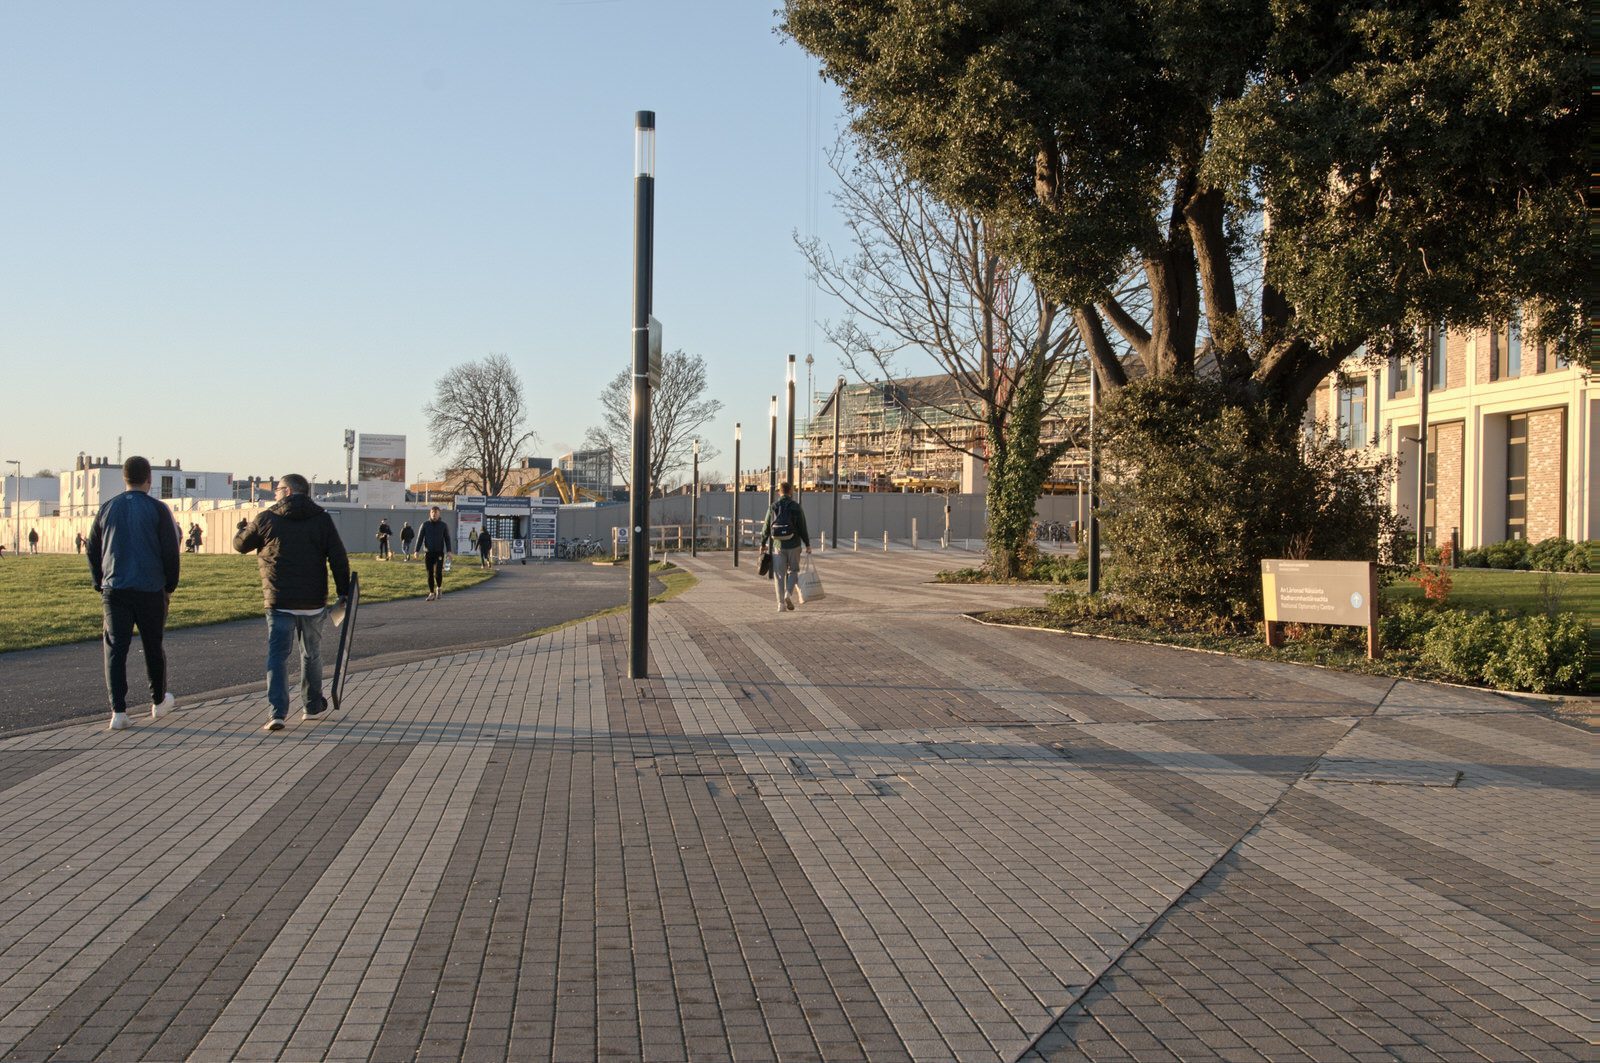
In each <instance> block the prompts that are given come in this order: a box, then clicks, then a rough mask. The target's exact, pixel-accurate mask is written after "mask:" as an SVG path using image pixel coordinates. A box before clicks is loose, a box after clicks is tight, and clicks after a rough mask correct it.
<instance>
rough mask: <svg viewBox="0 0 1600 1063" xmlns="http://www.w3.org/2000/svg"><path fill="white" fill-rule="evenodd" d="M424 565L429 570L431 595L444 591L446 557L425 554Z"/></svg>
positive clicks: (423, 557)
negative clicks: (434, 592)
mask: <svg viewBox="0 0 1600 1063" xmlns="http://www.w3.org/2000/svg"><path fill="white" fill-rule="evenodd" d="M422 563H423V564H424V565H426V566H427V569H428V591H429V592H430V593H431V592H433V591H437V590H443V589H444V555H443V554H431V553H430V554H423V555H422Z"/></svg>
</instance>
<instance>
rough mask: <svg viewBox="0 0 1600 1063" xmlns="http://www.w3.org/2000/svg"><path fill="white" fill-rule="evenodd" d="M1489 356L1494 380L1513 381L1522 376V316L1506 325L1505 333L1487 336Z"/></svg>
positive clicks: (1519, 315)
mask: <svg viewBox="0 0 1600 1063" xmlns="http://www.w3.org/2000/svg"><path fill="white" fill-rule="evenodd" d="M1489 355H1490V360H1491V362H1492V363H1493V365H1494V375H1493V379H1495V380H1515V379H1516V378H1517V377H1519V376H1521V375H1522V315H1521V314H1518V315H1517V316H1516V317H1514V318H1512V319H1511V321H1510V323H1508V324H1507V325H1506V330H1505V332H1503V333H1501V332H1493V333H1490V335H1489Z"/></svg>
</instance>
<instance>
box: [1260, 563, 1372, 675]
mask: <svg viewBox="0 0 1600 1063" xmlns="http://www.w3.org/2000/svg"><path fill="white" fill-rule="evenodd" d="M1261 597H1262V609H1263V614H1264V616H1265V619H1266V622H1267V644H1268V645H1277V644H1278V638H1277V635H1278V631H1277V627H1278V625H1279V624H1345V625H1349V626H1352V627H1364V628H1366V629H1367V631H1368V638H1367V652H1368V654H1369V655H1370V656H1376V655H1377V651H1378V644H1377V626H1378V602H1377V597H1378V575H1377V566H1376V565H1374V564H1373V563H1372V562H1370V561H1283V560H1264V561H1262V562H1261Z"/></svg>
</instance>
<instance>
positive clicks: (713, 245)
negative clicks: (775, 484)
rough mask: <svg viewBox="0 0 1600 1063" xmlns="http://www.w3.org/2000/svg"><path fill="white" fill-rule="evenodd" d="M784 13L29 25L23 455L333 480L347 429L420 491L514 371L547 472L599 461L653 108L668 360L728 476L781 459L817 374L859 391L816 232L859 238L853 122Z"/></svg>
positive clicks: (0, 388) (11, 290) (4, 360)
mask: <svg viewBox="0 0 1600 1063" xmlns="http://www.w3.org/2000/svg"><path fill="white" fill-rule="evenodd" d="M776 6H777V2H776V0H766V2H762V0H715V2H712V0H692V2H691V0H612V2H607V0H587V2H585V0H571V2H561V0H523V2H517V3H509V2H508V3H489V2H474V0H465V2H461V3H451V4H440V3H408V2H395V0H386V2H381V3H380V2H345V0H334V2H328V0H318V2H276V0H275V2H273V3H222V4H219V3H215V2H212V0H204V2H200V0H194V2H185V3H172V2H164V0H140V2H139V3H85V2H78V0H3V2H0V145H3V150H0V381H3V384H0V458H5V459H9V458H17V459H20V460H21V461H22V462H23V464H24V466H25V469H26V471H28V472H30V473H31V472H32V471H33V470H34V469H36V468H39V467H41V466H48V467H50V468H56V469H59V468H61V467H64V466H67V465H69V464H70V463H71V461H72V459H73V457H74V456H75V455H76V454H77V453H78V451H80V450H86V451H89V452H90V453H93V454H108V455H114V454H115V453H116V449H117V437H118V436H119V435H120V436H122V437H123V448H124V452H125V453H143V454H145V455H147V456H149V457H151V458H155V459H157V460H160V459H163V458H167V457H180V458H182V460H183V462H184V465H185V466H186V467H188V468H192V469H202V470H219V471H229V472H235V473H238V474H240V475H250V474H255V475H275V474H278V473H281V472H285V471H291V470H296V471H300V472H302V473H305V474H307V475H312V474H315V475H317V476H318V477H320V478H323V479H333V478H342V476H343V472H344V454H343V449H342V439H343V435H342V433H343V430H344V429H345V428H347V427H348V428H355V429H357V430H358V431H366V432H374V433H403V434H405V435H406V436H407V437H408V458H409V471H410V473H411V475H412V477H413V478H415V477H416V476H417V474H419V473H423V472H431V471H433V470H434V469H436V468H438V466H439V464H440V461H439V458H440V456H439V455H437V454H435V453H434V451H433V449H432V447H431V445H430V444H429V441H428V439H427V433H426V428H425V424H424V419H423V416H422V414H421V412H420V411H421V407H422V405H423V403H424V402H425V401H427V399H428V397H429V393H430V390H431V384H432V382H433V380H434V379H435V378H436V377H437V376H439V375H440V373H441V372H442V371H444V370H445V369H447V368H448V367H449V366H451V365H453V364H456V363H458V362H462V361H466V360H469V359H474V358H479V357H482V356H483V355H485V354H488V353H491V352H500V353H504V354H506V355H508V356H509V357H510V358H511V359H512V360H513V362H514V363H515V364H516V365H517V367H518V368H519V369H520V371H521V373H522V377H523V381H524V384H525V387H526V391H527V395H528V400H529V408H530V414H531V418H530V420H531V423H532V427H534V428H535V429H537V430H538V432H539V433H540V436H541V438H542V444H541V445H540V446H539V447H538V452H539V453H542V454H546V455H551V456H553V455H555V454H557V453H559V452H560V451H562V450H564V449H568V448H570V447H572V446H574V445H577V444H579V443H580V442H581V439H582V436H583V433H584V430H585V428H586V427H587V426H588V425H590V424H592V423H594V422H596V421H597V420H598V417H599V413H598V404H597V401H596V399H597V396H598V394H599V392H600V390H601V388H602V387H603V385H604V384H605V382H606V381H607V380H608V379H609V378H610V377H611V376H612V375H614V374H615V373H616V372H617V371H618V370H619V369H621V368H623V367H624V366H625V365H626V364H627V360H628V357H629V350H630V348H629V332H628V329H629V326H630V324H631V322H630V313H631V284H632V224H633V214H632V211H633V190H632V176H633V174H632V170H633V128H632V127H633V114H634V112H635V111H636V110H640V109H653V110H655V111H656V112H657V122H658V126H659V134H658V150H657V229H656V239H657V252H656V288H655V309H656V316H658V317H660V318H661V319H662V320H663V322H664V323H665V335H666V345H667V347H668V348H669V349H670V348H675V347H683V348H685V349H687V350H691V351H695V352H699V353H701V354H704V355H705V356H706V358H707V360H708V363H709V366H710V375H711V384H712V390H713V393H714V395H715V396H716V397H718V398H720V399H722V400H723V402H724V403H726V405H727V409H726V410H725V412H724V416H723V417H722V418H721V420H720V421H719V422H718V424H717V425H716V426H715V428H714V429H713V433H712V436H713V438H714V439H716V440H717V441H718V442H719V443H721V444H723V447H724V450H727V449H730V444H731V439H732V430H733V422H734V421H735V420H736V419H737V420H743V421H744V422H745V423H746V425H747V426H750V425H752V424H755V425H759V426H760V427H759V428H758V429H757V433H758V434H759V435H761V436H762V437H763V438H764V427H765V418H766V405H767V396H768V395H769V394H770V393H771V392H773V391H774V390H778V389H779V388H780V387H781V383H782V374H783V365H782V363H783V358H784V356H785V355H786V354H789V353H795V354H798V355H799V356H800V357H801V358H802V359H803V358H804V356H805V354H806V349H807V343H808V341H809V342H810V344H811V350H812V351H813V352H814V353H815V355H816V359H817V365H816V371H817V379H818V381H819V386H818V390H823V389H825V388H826V387H827V381H831V380H832V379H833V377H834V376H835V375H836V374H837V372H838V371H839V362H838V358H837V355H836V353H835V352H834V351H832V350H831V349H825V341H824V340H823V339H822V335H821V329H820V328H818V327H814V326H813V327H808V318H809V316H810V315H808V313H807V291H808V283H807V281H806V275H805V268H804V265H803V263H802V260H801V258H800V256H799V254H798V252H797V251H796V250H795V248H794V245H793V242H792V240H791V235H790V234H791V233H792V232H793V231H794V230H796V229H799V230H801V231H802V232H803V231H805V230H806V229H807V226H808V221H807V218H808V214H810V213H811V211H810V210H809V206H810V204H811V203H812V201H813V200H814V199H815V200H816V202H817V207H816V209H815V214H816V216H817V217H819V218H820V220H821V221H820V228H821V231H822V234H823V235H824V237H825V238H831V239H834V240H836V239H837V223H836V222H835V221H834V220H833V218H832V214H831V209H830V204H829V202H828V200H827V197H826V194H825V189H826V187H827V182H826V177H827V176H828V171H827V169H826V167H825V166H822V165H819V164H818V163H817V162H816V161H815V159H816V157H817V156H818V154H819V153H820V151H821V150H822V149H823V148H825V147H826V146H827V145H828V144H829V143H830V142H831V141H832V139H833V137H834V135H835V133H836V131H837V129H838V127H839V125H840V124H841V122H842V118H841V110H840V106H839V102H838V97H837V94H836V93H835V91H834V90H833V87H832V86H829V85H823V86H821V88H820V89H817V88H816V87H815V86H816V85H817V79H816V74H815V69H816V67H815V63H814V62H813V61H812V60H811V59H810V58H809V57H808V56H807V55H805V53H803V52H802V51H801V50H800V49H799V48H798V47H797V46H796V45H794V44H793V43H792V42H789V41H787V40H785V39H783V38H780V37H779V36H778V35H776V34H775V33H774V26H775V23H776V18H775V16H774V14H773V12H772V8H774V7H776ZM813 110H815V112H816V113H817V118H816V120H815V121H808V116H809V115H810V114H811V113H812V111H813ZM812 127H815V129H816V130H817V131H818V132H819V133H820V135H817V133H811V134H810V135H808V130H810V129H811V128H812ZM817 183H820V184H821V185H822V187H823V189H824V193H823V194H822V195H820V197H815V196H812V195H810V194H808V189H809V188H810V187H811V186H812V185H813V184H817ZM827 313H828V311H827V309H826V307H825V306H824V308H823V309H822V310H821V311H819V312H818V316H826V315H827ZM802 387H803V378H802ZM756 449H758V450H762V451H764V449H765V448H764V446H762V447H757V448H756ZM717 464H719V465H727V464H729V463H728V462H726V461H722V462H719V463H717Z"/></svg>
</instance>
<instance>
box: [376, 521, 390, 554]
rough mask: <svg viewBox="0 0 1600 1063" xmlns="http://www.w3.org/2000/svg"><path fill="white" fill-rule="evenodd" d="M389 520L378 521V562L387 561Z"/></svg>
mask: <svg viewBox="0 0 1600 1063" xmlns="http://www.w3.org/2000/svg"><path fill="white" fill-rule="evenodd" d="M390 534H391V532H390V531H389V518H387V517H384V518H382V519H380V520H379V521H378V560H379V561H387V560H389V536H390Z"/></svg>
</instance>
